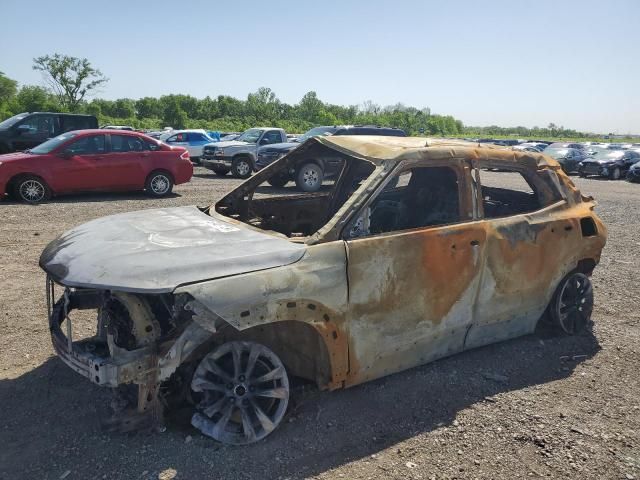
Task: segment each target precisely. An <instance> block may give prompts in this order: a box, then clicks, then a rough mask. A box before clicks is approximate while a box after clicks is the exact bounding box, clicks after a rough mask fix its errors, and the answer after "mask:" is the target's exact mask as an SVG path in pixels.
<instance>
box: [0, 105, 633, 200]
mask: <svg viewBox="0 0 640 480" xmlns="http://www.w3.org/2000/svg"><path fill="white" fill-rule="evenodd" d="M340 135H376V136H394V137H405V136H406V133H405V132H404V131H403V130H400V129H397V128H390V127H379V126H375V125H334V126H320V127H314V128H312V129H310V130H309V131H307V132H305V133H304V134H303V135H301V136H296V135H292V134H287V133H286V132H285V131H284V130H283V129H281V128H274V127H260V128H250V129H248V130H246V131H245V132H242V133H236V132H215V131H206V130H199V129H190V130H173V129H171V128H166V129H164V130H162V131H157V132H145V133H142V132H140V131H135V130H134V129H133V128H132V127H130V126H126V125H107V126H103V127H102V128H98V122H97V119H96V118H95V117H92V116H90V115H73V114H66V113H46V112H34V113H22V114H19V115H15V116H13V117H11V118H9V119H7V120H5V121H3V122H0V153H3V154H5V155H2V156H1V157H0V198H1V197H4V195H5V194H9V195H13V196H14V197H16V198H17V199H19V200H22V201H25V202H30V203H37V202H41V201H43V200H46V199H47V198H49V197H50V196H51V195H53V194H60V193H70V192H77V191H88V190H93V191H96V190H98V191H114V190H145V191H146V192H148V193H149V194H150V195H153V196H163V195H168V194H169V193H171V191H172V189H173V186H174V185H175V184H180V183H184V182H188V181H189V180H190V179H191V176H192V174H193V167H192V161H193V162H194V163H201V164H202V165H203V166H204V167H206V168H208V169H210V170H212V171H213V172H214V173H216V174H217V175H220V176H224V175H227V174H228V173H231V174H232V175H233V176H234V177H236V178H242V179H244V178H248V177H249V176H251V174H252V173H253V172H257V171H259V170H261V169H263V168H265V167H267V166H268V165H270V164H271V163H273V162H274V161H276V160H278V159H279V158H281V157H283V156H284V155H286V154H288V153H289V152H291V151H292V150H294V149H296V148H298V147H299V146H300V145H301V144H302V143H304V142H305V141H306V140H307V139H309V138H311V137H316V136H340ZM466 140H470V141H473V142H477V143H494V144H497V145H502V146H511V148H513V149H514V150H524V151H531V152H542V153H544V154H547V155H549V156H551V157H553V158H555V159H556V160H557V161H558V162H559V163H560V164H561V165H562V167H563V169H564V170H565V171H566V172H567V173H572V172H577V173H578V174H580V175H581V176H587V175H601V176H606V177H609V178H612V179H619V178H622V177H623V176H624V175H626V176H627V178H628V179H629V180H631V181H638V180H640V144H615V143H611V144H601V143H590V142H587V143H551V142H543V141H527V142H525V141H518V140H491V139H466ZM10 152H16V153H10ZM341 165H342V163H341V160H340V158H339V157H338V156H336V155H331V154H327V155H318V154H316V155H314V156H312V157H311V156H310V157H309V158H308V159H307V160H306V161H305V162H299V163H297V166H296V167H295V168H293V167H292V168H290V169H288V170H286V171H285V172H283V173H281V174H280V175H278V176H272V177H270V178H269V180H268V181H269V183H270V184H271V185H273V186H275V187H282V186H284V185H285V184H287V183H289V182H294V183H295V185H296V188H297V189H299V190H301V191H304V192H315V191H318V190H319V189H320V188H321V186H322V184H323V182H324V181H325V180H326V179H332V178H334V177H335V176H336V175H337V174H338V173H339V170H340V168H341Z"/></svg>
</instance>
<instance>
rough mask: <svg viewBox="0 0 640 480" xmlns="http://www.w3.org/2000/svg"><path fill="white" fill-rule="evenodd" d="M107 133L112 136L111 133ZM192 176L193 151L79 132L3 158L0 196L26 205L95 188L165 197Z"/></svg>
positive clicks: (132, 135)
mask: <svg viewBox="0 0 640 480" xmlns="http://www.w3.org/2000/svg"><path fill="white" fill-rule="evenodd" d="M107 132H108V133H107ZM192 174H193V167H192V165H191V161H190V160H189V152H187V151H186V150H185V149H184V148H180V147H170V146H168V145H165V144H163V143H160V142H158V141H157V140H154V139H152V138H150V137H147V136H146V135H142V134H139V133H136V132H127V131H124V130H122V131H117V132H116V131H108V130H107V131H105V130H102V129H100V130H98V129H96V130H77V131H72V132H67V133H63V134H62V135H59V136H57V137H55V138H52V139H51V140H47V141H46V142H44V143H42V144H40V145H38V146H37V147H35V148H32V149H30V150H26V151H24V152H21V153H8V154H5V155H0V198H4V196H5V194H7V193H8V194H12V195H13V196H14V197H15V198H16V199H18V200H21V201H23V202H27V203H39V202H42V201H45V200H47V199H49V198H50V197H51V196H52V195H60V194H63V193H71V192H83V191H91V190H94V191H95V190H99V191H117V190H145V191H146V192H147V194H148V195H151V196H154V197H162V196H165V195H168V194H169V193H171V190H172V188H173V185H177V184H180V183H185V182H188V181H189V180H190V179H191V175H192Z"/></svg>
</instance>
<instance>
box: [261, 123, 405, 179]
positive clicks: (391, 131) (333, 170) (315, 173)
mask: <svg viewBox="0 0 640 480" xmlns="http://www.w3.org/2000/svg"><path fill="white" fill-rule="evenodd" d="M329 135H336V136H341V135H381V136H387V137H406V135H407V134H406V133H405V132H404V130H401V129H399V128H391V127H378V126H375V125H355V126H353V125H341V126H333V127H332V126H324V127H314V128H312V129H311V130H309V131H307V132H305V133H304V134H303V135H301V136H300V137H298V139H297V140H296V141H295V142H285V143H278V144H275V145H269V146H267V147H261V148H259V149H258V160H257V161H256V170H260V169H262V168H264V167H266V166H267V165H269V164H270V163H272V162H273V161H275V160H277V159H279V158H281V157H283V156H284V155H286V154H287V153H289V152H290V151H292V150H293V149H295V148H297V147H298V146H299V145H300V144H301V143H303V142H304V141H305V140H307V139H309V138H313V137H317V136H329ZM341 166H342V161H341V160H340V159H338V158H335V156H334V155H329V156H324V157H318V158H313V159H309V160H308V162H306V163H305V164H302V165H300V166H299V169H298V170H297V171H295V170H291V171H290V172H288V174H287V175H283V176H281V177H272V179H271V185H273V186H277V187H282V186H284V185H286V184H287V183H288V182H289V181H291V180H293V181H295V183H296V186H297V187H298V189H300V190H302V191H304V192H315V191H317V190H319V189H320V186H321V185H322V182H323V180H324V179H325V178H332V177H334V176H335V175H336V174H337V172H338V170H339V168H340V167H341Z"/></svg>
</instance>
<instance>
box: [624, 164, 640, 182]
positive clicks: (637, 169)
mask: <svg viewBox="0 0 640 480" xmlns="http://www.w3.org/2000/svg"><path fill="white" fill-rule="evenodd" d="M627 180H628V181H630V182H640V162H638V163H634V164H633V165H631V167H630V168H629V171H628V172H627Z"/></svg>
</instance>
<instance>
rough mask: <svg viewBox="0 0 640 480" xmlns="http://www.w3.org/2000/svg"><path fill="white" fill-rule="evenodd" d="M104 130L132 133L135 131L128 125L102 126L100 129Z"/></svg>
mask: <svg viewBox="0 0 640 480" xmlns="http://www.w3.org/2000/svg"><path fill="white" fill-rule="evenodd" d="M100 128H102V129H105V130H128V131H130V132H133V131H134V130H135V129H134V128H133V127H131V126H129V125H104V126H102V127H100Z"/></svg>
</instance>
